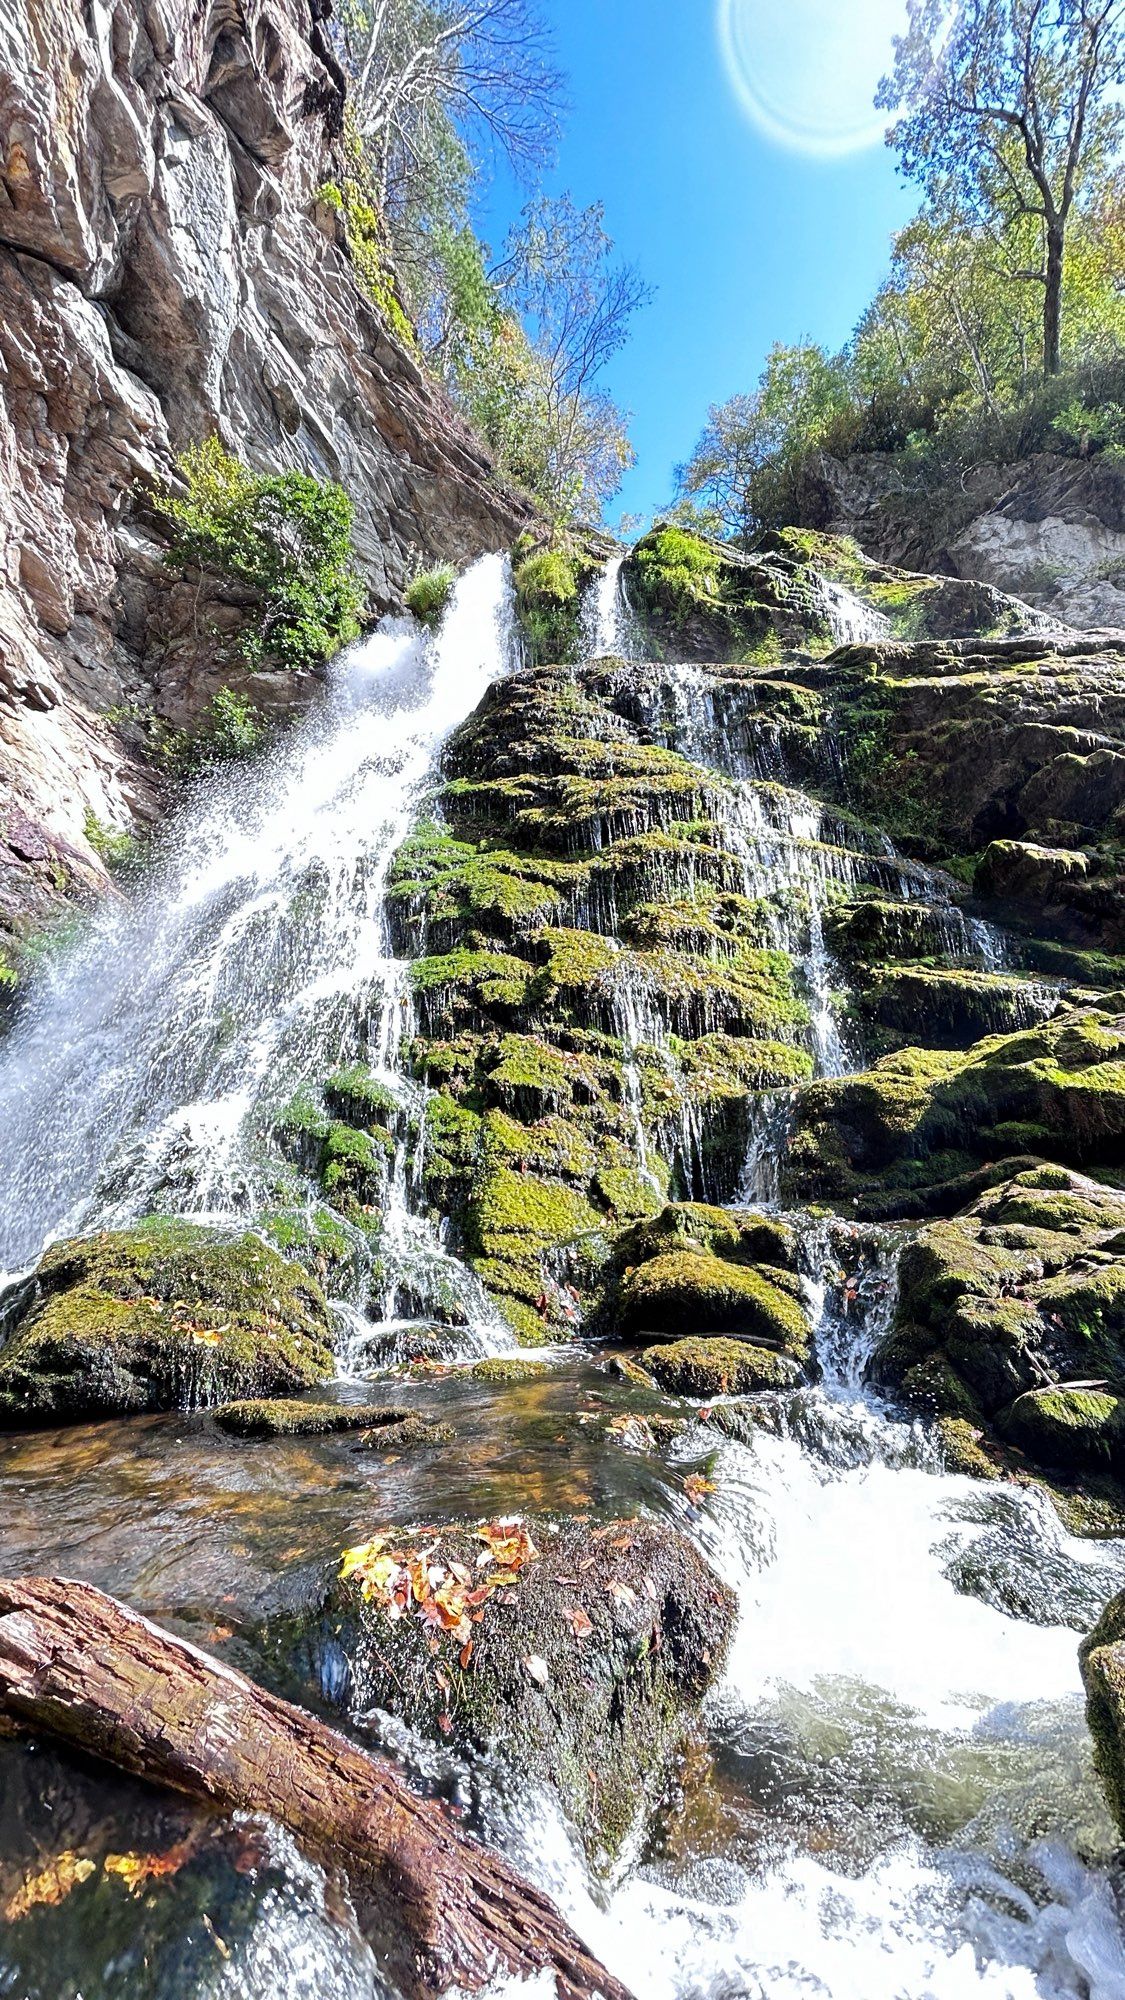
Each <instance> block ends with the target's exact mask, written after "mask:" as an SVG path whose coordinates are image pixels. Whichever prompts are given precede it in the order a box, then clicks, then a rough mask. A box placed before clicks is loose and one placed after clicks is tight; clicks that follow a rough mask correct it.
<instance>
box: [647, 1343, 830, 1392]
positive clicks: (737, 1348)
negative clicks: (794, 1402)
mask: <svg viewBox="0 0 1125 2000" xmlns="http://www.w3.org/2000/svg"><path fill="white" fill-rule="evenodd" d="M640 1361H641V1366H642V1368H643V1369H644V1370H645V1371H646V1373H647V1374H649V1375H651V1377H652V1379H653V1381H654V1382H657V1383H659V1385H660V1387H661V1388H662V1389H667V1390H668V1391H669V1393H670V1394H671V1395H673V1396H702V1397H707V1398H710V1397H712V1396H747V1395H751V1394H752V1393H753V1392H754V1391H755V1390H761V1389H792V1388H795V1387H796V1385H797V1383H798V1382H800V1380H801V1378H802V1372H803V1371H802V1369H801V1367H800V1364H799V1363H798V1362H797V1361H795V1360H793V1358H792V1357H791V1356H790V1355H788V1354H782V1353H779V1352H777V1351H776V1350H774V1349H771V1348H765V1347H755V1346H753V1344H752V1343H751V1342H750V1341H747V1340H716V1339H706V1338H704V1339H698V1338H697V1339H688V1340H672V1341H668V1342H667V1343H665V1344H663V1345H661V1346H658V1347H646V1348H645V1349H644V1351H643V1353H642V1354H641V1357H640Z"/></svg>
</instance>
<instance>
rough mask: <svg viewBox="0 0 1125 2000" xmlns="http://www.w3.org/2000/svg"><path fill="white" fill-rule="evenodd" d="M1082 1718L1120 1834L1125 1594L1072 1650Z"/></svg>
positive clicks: (1124, 1826)
mask: <svg viewBox="0 0 1125 2000" xmlns="http://www.w3.org/2000/svg"><path fill="white" fill-rule="evenodd" d="M1078 1658H1079V1663H1080V1665H1081V1668H1082V1680H1083V1683H1084V1685H1085V1688H1086V1719H1087V1721H1088V1722H1089V1725H1090V1734H1091V1736H1092V1737H1093V1739H1094V1762H1095V1764H1096V1765H1097V1767H1098V1775H1099V1777H1100V1778H1101V1781H1102V1784H1103V1786H1104V1787H1105V1795H1106V1800H1107V1802H1108V1804H1109V1809H1110V1812H1111V1813H1112V1814H1113V1817H1114V1819H1115V1821H1116V1822H1117V1826H1118V1828H1119V1830H1120V1832H1121V1834H1122V1835H1123V1836H1125V1591H1121V1592H1119V1593H1118V1595H1117V1596H1116V1597H1112V1598H1111V1599H1110V1601H1109V1603H1108V1604H1107V1605H1106V1607H1105V1610H1104V1611H1103V1612H1102V1615H1101V1617H1100V1618H1099V1619H1098V1622H1097V1624H1096V1625H1095V1626H1094V1629H1093V1631H1092V1632H1089V1633H1087V1635H1086V1637H1085V1639H1084V1640H1083V1641H1082V1644H1081V1646H1080V1647H1079V1649H1078Z"/></svg>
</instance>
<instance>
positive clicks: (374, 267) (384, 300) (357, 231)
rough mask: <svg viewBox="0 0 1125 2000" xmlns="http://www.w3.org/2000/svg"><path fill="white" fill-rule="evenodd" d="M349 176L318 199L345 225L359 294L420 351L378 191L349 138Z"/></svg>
mask: <svg viewBox="0 0 1125 2000" xmlns="http://www.w3.org/2000/svg"><path fill="white" fill-rule="evenodd" d="M346 154H347V172H346V173H345V175H344V179H343V182H342V184H341V183H339V182H337V181H325V183H324V185H323V187H319V188H318V189H317V191H316V198H317V200H318V201H322V202H324V203H325V205H326V206H327V207H328V208H330V209H332V210H333V211H334V213H335V214H336V215H338V216H339V218H340V220H341V222H342V223H343V225H344V237H345V240H346V242H347V246H348V255H349V257H350V258H351V260H352V266H353V268H354V270H355V274H356V277H357V278H358V280H359V284H360V289H361V290H362V291H364V292H365V293H366V294H367V297H368V298H369V299H370V300H371V303H372V305H373V306H376V307H377V308H378V310H379V312H380V313H381V314H382V316H383V318H384V319H385V320H386V322H387V325H388V326H389V327H390V328H391V331H392V332H393V333H395V334H396V335H397V336H398V338H399V340H401V341H402V343H403V346H404V347H410V348H416V347H417V345H418V338H417V335H416V334H415V331H414V328H413V327H412V325H411V323H410V319H409V316H408V314H407V311H406V307H405V306H404V305H403V302H402V299H401V297H400V296H399V290H398V281H397V279H396V277H395V272H394V266H393V264H392V262H391V255H390V250H389V247H388V244H387V240H386V232H385V230H384V228H383V224H382V222H381V220H380V216H379V210H378V208H377V206H376V195H375V189H374V187H373V186H372V184H371V176H370V173H369V171H368V168H367V166H366V164H365V162H364V158H363V152H362V149H361V147H360V145H359V143H358V142H357V141H356V140H354V138H352V136H351V135H350V134H349V135H348V138H347V142H346Z"/></svg>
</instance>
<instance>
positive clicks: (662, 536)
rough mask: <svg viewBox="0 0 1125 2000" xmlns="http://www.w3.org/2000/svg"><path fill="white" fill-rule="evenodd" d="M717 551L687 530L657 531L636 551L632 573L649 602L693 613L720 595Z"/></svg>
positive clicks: (638, 546)
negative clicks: (665, 603)
mask: <svg viewBox="0 0 1125 2000" xmlns="http://www.w3.org/2000/svg"><path fill="white" fill-rule="evenodd" d="M719 568H720V556H719V552H718V550H717V549H715V548H713V547H712V546H711V545H710V544H709V543H707V542H705V541H702V540H701V539H700V537H699V536H698V535H693V534H691V533H689V532H688V531H687V530H686V529H684V528H656V529H655V530H654V531H653V533H652V534H651V535H647V536H646V537H645V539H644V541H643V542H638V544H637V546H636V548H635V549H634V551H633V568H632V573H633V575H634V576H635V578H636V580H637V584H638V586H639V589H640V593H641V595H642V597H643V598H644V599H645V600H646V601H652V600H659V601H663V602H667V603H671V604H673V605H675V606H676V607H677V608H678V609H679V610H681V611H690V610H692V609H693V607H694V606H695V605H697V604H698V603H699V601H700V599H714V598H715V596H716V595H717V592H718V584H719Z"/></svg>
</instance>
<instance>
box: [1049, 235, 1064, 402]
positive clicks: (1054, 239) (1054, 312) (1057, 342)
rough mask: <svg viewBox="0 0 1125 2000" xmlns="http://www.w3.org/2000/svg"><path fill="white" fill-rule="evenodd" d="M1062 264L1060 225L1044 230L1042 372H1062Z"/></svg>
mask: <svg viewBox="0 0 1125 2000" xmlns="http://www.w3.org/2000/svg"><path fill="white" fill-rule="evenodd" d="M1065 265H1066V234H1065V231H1064V230H1063V228H1062V227H1061V225H1060V226H1055V225H1054V224H1052V225H1050V226H1049V227H1048V230H1047V268H1046V272H1045V277H1046V293H1045V296H1044V301H1043V373H1044V374H1045V375H1058V374H1059V373H1060V371H1061V369H1062V288H1063V272H1064V269H1065Z"/></svg>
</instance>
